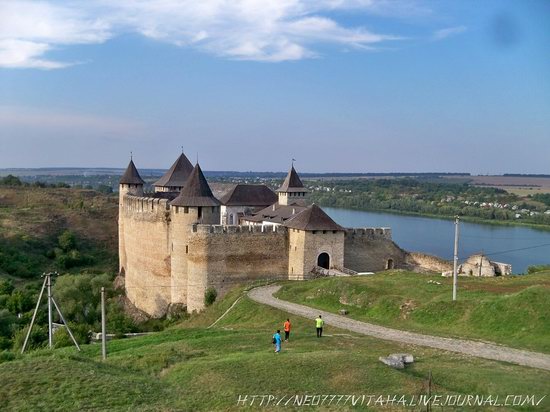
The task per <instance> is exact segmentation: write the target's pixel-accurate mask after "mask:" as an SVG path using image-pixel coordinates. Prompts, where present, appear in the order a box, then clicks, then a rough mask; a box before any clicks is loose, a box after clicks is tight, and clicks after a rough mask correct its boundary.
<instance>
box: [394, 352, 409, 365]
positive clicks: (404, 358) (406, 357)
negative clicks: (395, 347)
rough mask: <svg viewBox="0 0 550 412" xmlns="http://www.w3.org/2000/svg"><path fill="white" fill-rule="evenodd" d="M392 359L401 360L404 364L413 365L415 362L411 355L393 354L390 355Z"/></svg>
mask: <svg viewBox="0 0 550 412" xmlns="http://www.w3.org/2000/svg"><path fill="white" fill-rule="evenodd" d="M389 357H390V358H393V359H396V360H400V361H401V362H403V363H413V362H414V356H413V355H411V354H410V353H392V354H391V355H389Z"/></svg>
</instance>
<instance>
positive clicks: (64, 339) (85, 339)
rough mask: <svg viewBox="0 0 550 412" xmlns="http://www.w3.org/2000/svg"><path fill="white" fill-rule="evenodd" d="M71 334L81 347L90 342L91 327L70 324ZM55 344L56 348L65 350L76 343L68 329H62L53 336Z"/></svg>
mask: <svg viewBox="0 0 550 412" xmlns="http://www.w3.org/2000/svg"><path fill="white" fill-rule="evenodd" d="M69 327H70V328H71V332H72V333H73V336H74V338H75V339H76V341H77V342H78V344H79V345H83V344H86V343H89V342H90V334H89V329H90V327H89V325H85V324H84V325H82V324H80V325H77V324H74V323H69ZM53 343H54V346H55V347H56V348H64V347H66V346H73V345H74V342H73V340H72V339H71V336H70V335H69V332H68V331H67V328H61V329H59V330H57V332H55V334H54V335H53Z"/></svg>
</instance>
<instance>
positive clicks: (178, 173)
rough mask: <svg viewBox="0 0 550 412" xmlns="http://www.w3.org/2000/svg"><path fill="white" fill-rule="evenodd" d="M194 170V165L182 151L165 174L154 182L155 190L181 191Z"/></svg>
mask: <svg viewBox="0 0 550 412" xmlns="http://www.w3.org/2000/svg"><path fill="white" fill-rule="evenodd" d="M192 172H193V165H192V164H191V162H190V161H189V159H187V157H186V156H185V154H184V153H183V152H182V153H181V155H179V157H178V158H177V159H176V161H175V162H174V164H173V165H172V167H170V169H168V171H167V172H166V173H165V174H164V176H162V177H161V178H160V179H159V180H157V181H156V182H155V183H153V186H154V187H155V192H179V191H181V189H183V186H184V185H185V182H186V181H187V179H188V178H189V176H190V175H191V173H192Z"/></svg>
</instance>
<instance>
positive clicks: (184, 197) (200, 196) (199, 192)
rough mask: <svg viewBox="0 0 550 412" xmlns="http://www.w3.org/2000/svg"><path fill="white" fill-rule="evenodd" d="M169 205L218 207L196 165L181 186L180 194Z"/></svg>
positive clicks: (217, 202) (216, 200) (199, 168)
mask: <svg viewBox="0 0 550 412" xmlns="http://www.w3.org/2000/svg"><path fill="white" fill-rule="evenodd" d="M170 204H171V205H172V206H218V205H219V204H220V202H219V201H218V199H216V198H215V197H214V195H213V194H212V190H210V186H208V182H207V181H206V178H205V177H204V174H203V173H202V170H201V167H200V166H199V164H198V163H197V165H196V166H195V168H194V169H193V171H192V172H191V175H190V176H189V178H188V179H187V181H186V182H185V184H184V185H183V189H182V190H181V193H180V194H179V195H178V197H176V198H175V199H174V200H172V201H171V202H170Z"/></svg>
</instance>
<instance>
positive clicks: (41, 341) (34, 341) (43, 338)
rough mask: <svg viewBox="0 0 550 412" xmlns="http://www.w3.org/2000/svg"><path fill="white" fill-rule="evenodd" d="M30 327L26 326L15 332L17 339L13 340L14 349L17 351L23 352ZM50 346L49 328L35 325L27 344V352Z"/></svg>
mask: <svg viewBox="0 0 550 412" xmlns="http://www.w3.org/2000/svg"><path fill="white" fill-rule="evenodd" d="M28 330H29V327H28V326H26V327H24V328H23V329H19V330H18V331H17V332H15V337H14V338H13V348H14V349H15V350H21V348H22V347H23V343H24V342H25V336H27V331H28ZM47 344H48V327H47V326H40V325H34V326H33V328H32V332H31V336H30V337H29V343H28V344H27V350H33V349H39V348H43V347H44V346H46V345H47Z"/></svg>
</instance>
